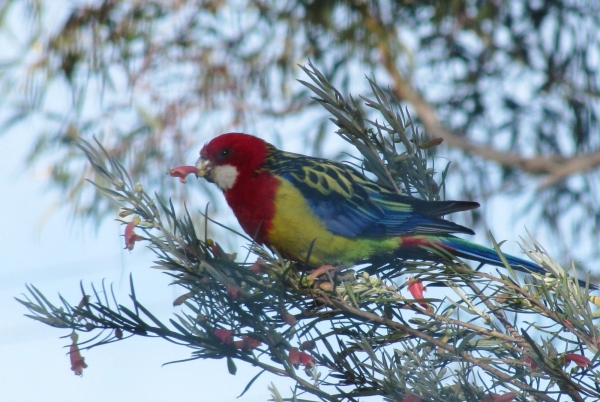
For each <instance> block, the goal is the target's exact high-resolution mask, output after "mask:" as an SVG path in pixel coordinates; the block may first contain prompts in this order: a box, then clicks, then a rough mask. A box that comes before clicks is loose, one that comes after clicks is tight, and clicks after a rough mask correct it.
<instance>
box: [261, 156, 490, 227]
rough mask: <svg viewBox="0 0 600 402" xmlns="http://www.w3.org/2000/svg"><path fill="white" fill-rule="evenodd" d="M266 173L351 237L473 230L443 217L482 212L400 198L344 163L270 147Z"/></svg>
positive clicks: (456, 203)
mask: <svg viewBox="0 0 600 402" xmlns="http://www.w3.org/2000/svg"><path fill="white" fill-rule="evenodd" d="M265 169H266V170H268V171H269V172H271V173H273V174H275V175H277V176H279V177H281V178H283V179H285V180H288V181H289V182H290V183H291V184H292V185H293V186H294V187H296V188H297V189H298V190H299V191H300V192H301V193H302V194H303V196H304V197H305V198H306V200H307V203H308V205H309V206H310V208H311V210H312V211H313V213H314V214H315V215H316V216H317V217H318V218H319V219H320V220H321V221H322V222H323V224H324V225H325V227H326V228H327V229H328V230H329V231H331V232H332V233H335V234H338V235H342V236H347V237H356V236H403V235H409V234H411V235H415V234H417V235H418V234H427V235H439V234H450V233H469V234H472V233H473V232H472V231H471V230H470V229H468V228H466V227H464V226H460V225H457V224H455V223H452V222H449V221H447V220H444V219H442V218H441V216H442V215H445V214H448V213H452V212H456V211H463V210H468V209H473V208H477V207H478V206H479V204H477V203H475V202H468V201H425V200H420V199H417V198H414V197H407V196H403V195H399V194H397V193H396V192H394V191H393V190H392V189H389V188H387V187H384V186H381V185H379V184H377V183H375V182H374V181H372V180H370V179H368V178H367V177H365V176H364V175H363V174H362V173H360V172H359V171H357V170H356V169H354V168H352V167H350V166H347V165H345V164H343V163H339V162H334V161H330V160H327V159H322V158H313V157H308V156H304V155H298V154H293V153H289V152H283V151H279V150H278V149H276V148H275V147H272V146H269V149H268V156H267V162H266V164H265Z"/></svg>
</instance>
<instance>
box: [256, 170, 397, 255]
mask: <svg viewBox="0 0 600 402" xmlns="http://www.w3.org/2000/svg"><path fill="white" fill-rule="evenodd" d="M277 179H278V182H279V185H278V188H277V191H276V192H275V199H274V206H275V208H274V214H273V219H272V220H271V222H270V224H269V230H268V234H267V239H266V243H267V244H268V245H269V246H271V247H273V248H275V249H276V250H277V251H279V252H280V253H283V254H284V255H285V256H286V257H288V258H292V259H294V260H297V261H305V260H306V258H307V256H308V254H309V250H310V259H309V261H308V263H309V264H310V265H314V266H317V265H321V264H325V263H331V264H344V263H348V264H350V263H353V262H356V261H360V260H364V259H367V258H368V257H370V256H371V255H372V254H373V253H374V252H385V251H391V250H395V249H396V248H397V247H398V246H399V243H400V239H399V238H379V239H366V238H358V237H356V238H351V237H346V236H342V235H338V234H335V233H332V232H331V231H330V230H328V229H327V227H326V226H325V224H324V223H323V221H322V220H321V219H319V217H317V216H316V215H315V213H314V212H313V210H312V209H311V207H310V205H309V204H308V202H307V200H306V198H305V197H304V196H303V194H302V193H301V192H300V191H299V190H298V188H296V187H295V186H294V185H293V184H292V183H291V182H290V181H288V180H287V179H285V178H283V177H277Z"/></svg>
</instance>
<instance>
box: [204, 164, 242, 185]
mask: <svg viewBox="0 0 600 402" xmlns="http://www.w3.org/2000/svg"><path fill="white" fill-rule="evenodd" d="M210 176H211V179H212V180H213V181H214V182H215V184H216V185H217V186H219V188H220V189H221V190H223V191H227V190H229V189H230V188H232V187H233V185H234V184H235V180H236V179H237V177H238V170H237V168H236V167H235V166H231V165H223V166H215V167H214V168H213V170H212V172H211V174H210Z"/></svg>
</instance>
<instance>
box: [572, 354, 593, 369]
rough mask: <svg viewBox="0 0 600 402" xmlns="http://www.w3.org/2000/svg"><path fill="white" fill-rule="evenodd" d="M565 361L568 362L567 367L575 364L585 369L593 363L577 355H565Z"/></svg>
mask: <svg viewBox="0 0 600 402" xmlns="http://www.w3.org/2000/svg"><path fill="white" fill-rule="evenodd" d="M565 361H566V362H567V365H568V364H569V363H571V362H574V363H575V364H576V365H578V366H579V367H585V366H589V365H590V364H592V361H591V360H590V359H588V358H587V357H585V356H583V355H579V354H577V353H567V354H566V355H565Z"/></svg>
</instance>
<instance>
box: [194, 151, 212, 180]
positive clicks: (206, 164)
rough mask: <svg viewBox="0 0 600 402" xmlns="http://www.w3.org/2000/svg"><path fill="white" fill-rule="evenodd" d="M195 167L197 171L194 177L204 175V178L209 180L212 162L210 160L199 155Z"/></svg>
mask: <svg viewBox="0 0 600 402" xmlns="http://www.w3.org/2000/svg"><path fill="white" fill-rule="evenodd" d="M195 166H196V168H197V169H198V171H197V172H196V177H204V178H205V179H206V180H208V181H211V177H210V173H211V172H212V169H213V164H212V162H211V161H210V160H208V159H206V158H205V157H203V156H201V157H200V158H198V160H197V161H196V165H195Z"/></svg>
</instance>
